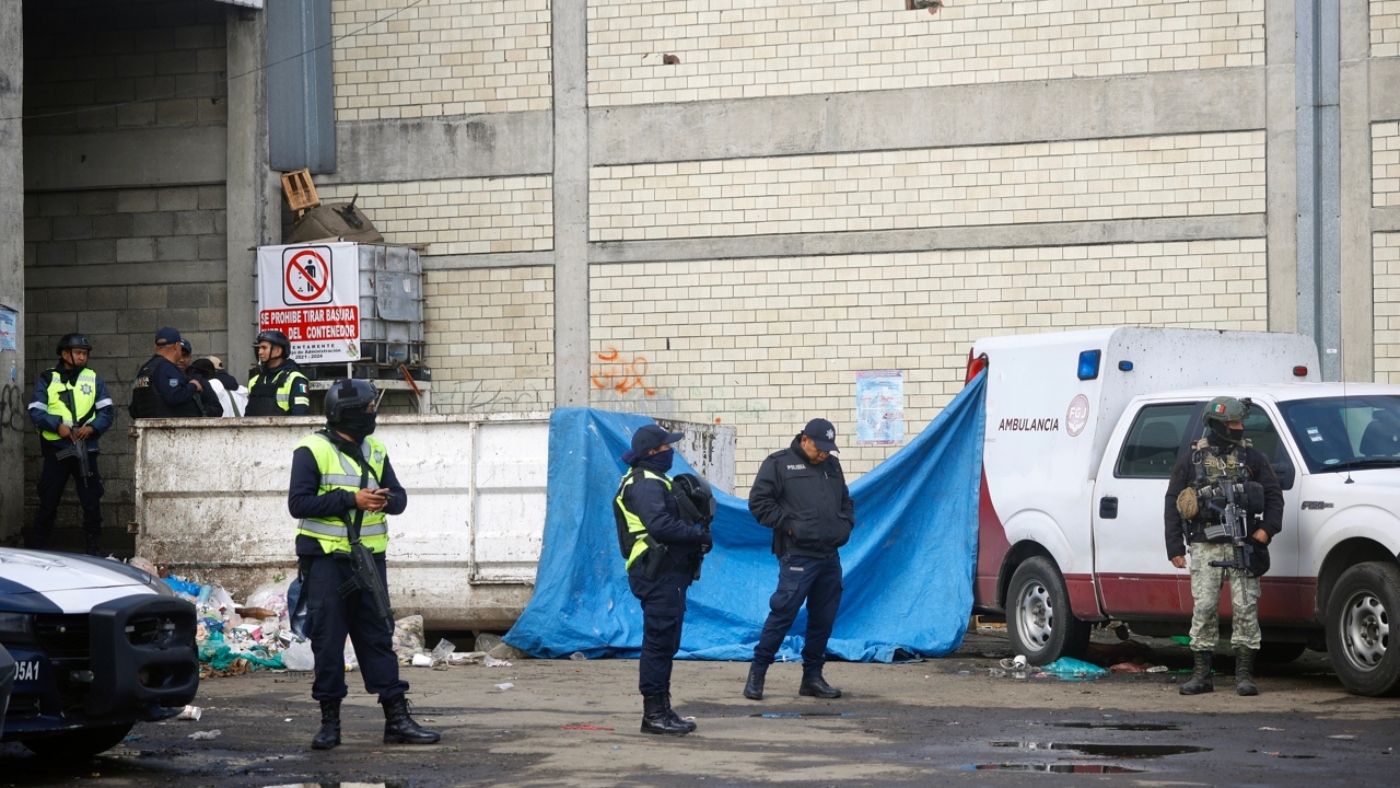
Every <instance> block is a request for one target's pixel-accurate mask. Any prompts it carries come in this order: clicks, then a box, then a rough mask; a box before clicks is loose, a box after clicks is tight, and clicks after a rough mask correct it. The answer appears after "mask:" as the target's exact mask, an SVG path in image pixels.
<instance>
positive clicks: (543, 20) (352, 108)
mask: <svg viewBox="0 0 1400 788" xmlns="http://www.w3.org/2000/svg"><path fill="white" fill-rule="evenodd" d="M405 5H407V3H406V2H404V0H331V35H332V36H334V37H335V38H337V39H338V40H337V41H336V42H335V110H336V120H338V121H348V120H379V119H385V118H419V117H435V116H442V115H471V114H481V113H488V112H521V111H526V110H543V109H549V107H550V86H549V85H550V83H549V80H550V59H549V50H550V37H549V0H422V2H420V3H419V4H418V5H415V6H413V7H412V8H407V9H404V10H402V11H401V12H400V13H397V14H394V15H393V16H392V17H391V18H389V19H388V21H386V22H382V23H379V24H374V23H375V22H377V21H378V20H380V19H383V18H385V17H389V16H390V14H393V12H395V11H399V10H400V9H403V8H404V6H405ZM367 26H368V27H367ZM366 28H367V29H366ZM361 30H363V31H364V32H359V31H361ZM342 36H344V38H341V37H342Z"/></svg>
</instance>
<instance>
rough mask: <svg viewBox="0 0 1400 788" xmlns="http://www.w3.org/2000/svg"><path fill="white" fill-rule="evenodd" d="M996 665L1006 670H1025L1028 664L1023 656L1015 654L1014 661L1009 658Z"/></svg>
mask: <svg viewBox="0 0 1400 788" xmlns="http://www.w3.org/2000/svg"><path fill="white" fill-rule="evenodd" d="M998 664H999V665H1001V666H1002V667H1003V668H1005V669H1006V670H1025V669H1026V667H1027V665H1028V664H1029V663H1028V662H1026V655H1025V654H1017V655H1016V657H1015V658H1014V659H1013V658H1011V657H1007V658H1006V659H1003V660H1002V661H1001V662H999V663H998Z"/></svg>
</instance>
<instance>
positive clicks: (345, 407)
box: [326, 378, 379, 424]
mask: <svg viewBox="0 0 1400 788" xmlns="http://www.w3.org/2000/svg"><path fill="white" fill-rule="evenodd" d="M378 404H379V392H378V391H377V390H376V389H375V388H374V384H373V383H370V382H369V381H368V380H352V379H348V378H347V379H345V380H337V381H336V382H335V383H332V384H331V388H330V391H327V392H326V423H328V424H339V423H340V421H341V420H342V419H343V418H345V416H346V415H347V414H349V413H354V412H355V411H360V410H362V411H365V412H368V413H373V412H374V411H375V408H376V407H378Z"/></svg>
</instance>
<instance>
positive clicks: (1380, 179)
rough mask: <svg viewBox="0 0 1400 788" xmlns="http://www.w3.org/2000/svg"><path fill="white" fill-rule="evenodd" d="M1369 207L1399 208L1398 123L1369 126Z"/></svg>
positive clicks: (1399, 144) (1399, 130) (1399, 148)
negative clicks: (1370, 197)
mask: <svg viewBox="0 0 1400 788" xmlns="http://www.w3.org/2000/svg"><path fill="white" fill-rule="evenodd" d="M1371 179H1372V180H1371V184H1372V186H1371V194H1372V200H1371V205H1372V206H1373V207H1375V208H1385V207H1388V206H1400V121H1393V120H1392V121H1387V122H1385V123H1372V124H1371Z"/></svg>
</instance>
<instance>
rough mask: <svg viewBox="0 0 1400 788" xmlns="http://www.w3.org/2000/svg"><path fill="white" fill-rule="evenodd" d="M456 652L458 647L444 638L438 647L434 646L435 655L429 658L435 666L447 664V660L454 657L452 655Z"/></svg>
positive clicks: (439, 641)
mask: <svg viewBox="0 0 1400 788" xmlns="http://www.w3.org/2000/svg"><path fill="white" fill-rule="evenodd" d="M456 650H457V647H456V646H455V645H453V643H452V641H450V640H448V639H447V638H442V639H440V640H438V644H437V645H436V646H433V653H432V654H430V655H429V656H431V657H432V660H433V663H434V664H437V663H442V662H446V661H447V658H448V657H450V656H452V653H453V652H455V651H456Z"/></svg>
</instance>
